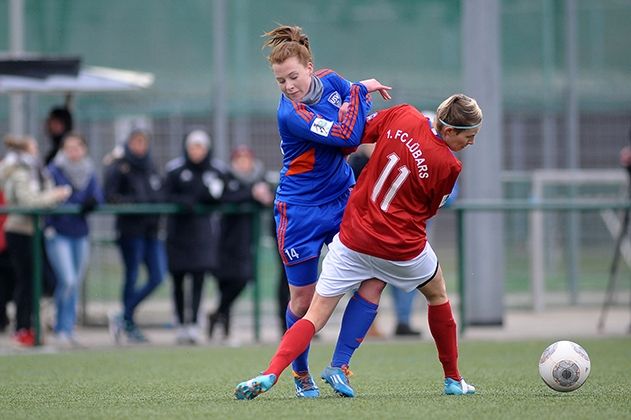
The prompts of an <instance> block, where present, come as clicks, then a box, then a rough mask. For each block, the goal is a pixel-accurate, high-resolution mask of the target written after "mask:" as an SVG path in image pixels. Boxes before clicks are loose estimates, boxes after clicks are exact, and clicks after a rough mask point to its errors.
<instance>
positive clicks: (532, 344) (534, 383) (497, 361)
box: [0, 338, 631, 419]
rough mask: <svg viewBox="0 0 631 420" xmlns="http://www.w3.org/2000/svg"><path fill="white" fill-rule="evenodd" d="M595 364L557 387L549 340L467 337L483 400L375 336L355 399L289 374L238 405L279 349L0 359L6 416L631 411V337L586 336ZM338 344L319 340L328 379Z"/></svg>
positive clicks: (416, 348) (626, 414) (427, 358)
mask: <svg viewBox="0 0 631 420" xmlns="http://www.w3.org/2000/svg"><path fill="white" fill-rule="evenodd" d="M579 343H580V344H581V345H583V347H585V349H586V350H587V351H588V353H589V355H590V357H591V360H592V373H591V376H590V377H589V378H588V380H587V382H586V383H585V385H583V387H582V388H580V389H579V390H577V391H574V392H571V393H565V394H563V393H558V392H555V391H552V390H550V389H549V388H548V387H547V386H546V385H545V384H544V383H543V382H542V381H541V379H540V378H539V376H538V371H537V362H538V359H539V356H540V354H541V352H542V351H543V350H544V349H545V347H546V346H547V345H548V344H550V343H549V342H547V341H524V342H478V341H471V342H463V343H461V347H460V368H461V372H462V373H463V375H464V376H465V378H466V379H467V381H468V382H470V383H472V384H474V385H476V386H477V389H478V393H477V394H476V395H474V396H464V397H462V396H443V395H441V392H442V385H441V382H442V381H441V376H442V374H441V372H442V371H441V369H440V365H439V363H438V361H437V358H436V350H435V348H434V345H433V343H432V342H430V341H427V340H424V341H421V342H413V341H410V342H399V343H391V342H369V343H366V345H364V346H362V348H361V349H360V351H358V353H357V354H356V357H355V359H354V360H353V364H352V366H351V367H352V369H353V371H354V372H355V375H354V376H353V378H352V379H351V384H352V385H353V387H354V388H355V390H356V392H357V397H356V398H354V399H342V398H339V397H337V396H335V395H334V394H333V393H332V391H331V390H330V389H329V388H328V386H327V385H325V384H323V383H322V381H320V380H319V379H318V380H317V382H318V384H320V385H321V392H322V396H321V398H319V399H317V400H299V399H297V398H296V397H295V396H294V393H293V381H292V380H291V377H290V375H289V373H288V372H287V371H286V372H285V373H284V374H283V376H282V377H281V378H280V380H279V382H278V383H277V384H276V386H274V387H273V388H272V389H271V390H270V391H269V392H268V393H266V394H263V395H260V396H259V397H258V398H256V399H255V400H252V401H237V400H235V399H234V397H233V389H234V386H235V385H236V383H237V382H240V381H242V380H246V379H249V378H250V377H251V376H254V375H256V374H258V372H259V371H261V370H263V369H264V368H265V367H266V365H267V361H268V359H269V357H270V356H271V355H272V353H273V350H274V348H273V347H271V346H260V347H244V348H239V349H232V348H221V347H198V348H181V347H173V348H150V347H139V348H123V349H112V350H109V351H74V352H66V353H59V354H21V355H9V356H0V418H3V419H5V418H6V419H21V418H46V419H49V418H80V419H88V418H116V419H121V418H129V419H141V418H152V419H153V418H165V419H166V418H168V419H180V418H181V419H189V418H217V419H222V418H235V419H236V418H240V419H246V418H247V419H272V418H274V419H279V418H298V419H304V418H321V419H354V418H361V419H383V418H396V419H404V418H423V419H452V418H453V419H467V418H471V419H496V418H497V419H522V418H523V419H548V418H550V419H552V418H569V419H597V418H602V419H614V418H615V419H621V418H631V398H629V389H631V339H622V338H621V339H603V340H595V339H592V340H580V341H579ZM332 347H333V345H332V344H321V343H317V344H315V345H314V346H313V347H312V350H311V356H312V357H311V366H312V369H313V372H314V373H315V374H318V373H319V372H320V371H321V369H322V368H323V367H324V366H325V364H326V363H327V361H328V360H329V357H330V354H331V351H332Z"/></svg>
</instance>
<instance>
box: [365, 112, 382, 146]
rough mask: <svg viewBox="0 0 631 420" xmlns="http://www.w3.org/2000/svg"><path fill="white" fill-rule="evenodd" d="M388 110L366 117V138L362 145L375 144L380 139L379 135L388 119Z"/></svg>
mask: <svg viewBox="0 0 631 420" xmlns="http://www.w3.org/2000/svg"><path fill="white" fill-rule="evenodd" d="M386 114H387V112H386V110H383V111H377V112H375V113H372V114H370V115H369V116H368V117H366V125H365V126H364V136H363V137H362V141H361V142H362V143H374V142H376V141H377V139H378V138H379V133H380V131H381V130H380V129H381V126H382V125H383V121H384V120H385V117H386Z"/></svg>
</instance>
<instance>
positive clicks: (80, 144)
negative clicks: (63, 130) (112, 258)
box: [44, 132, 103, 347]
mask: <svg viewBox="0 0 631 420" xmlns="http://www.w3.org/2000/svg"><path fill="white" fill-rule="evenodd" d="M87 152H88V145H87V142H86V140H85V138H84V137H83V136H82V135H80V134H78V133H72V132H71V133H68V134H67V135H66V136H65V137H64V139H63V140H62V143H61V149H60V150H59V152H58V153H57V156H55V158H54V159H53V161H52V162H51V164H50V165H48V170H49V172H50V174H51V176H52V178H53V181H54V182H55V185H66V186H68V187H70V188H71V189H72V194H71V195H70V197H68V199H67V200H66V203H67V204H78V205H79V206H80V208H81V214H64V215H58V216H50V217H48V218H47V220H46V228H45V230H44V233H45V245H46V253H47V254H48V258H49V260H50V264H51V266H52V269H53V271H54V274H55V277H56V279H57V284H56V286H55V292H54V296H55V307H56V309H57V318H56V322H55V328H54V330H55V338H56V344H57V345H59V346H62V347H68V346H70V347H72V346H76V345H77V344H78V343H77V341H76V338H75V334H74V327H75V323H76V319H77V302H78V297H79V285H80V283H81V281H82V280H83V276H84V274H85V272H86V270H87V267H88V261H89V259H90V242H89V238H88V233H89V228H88V221H87V219H86V214H87V213H88V212H89V211H91V210H92V209H94V207H95V206H96V205H97V204H99V203H102V202H103V191H102V190H101V187H100V185H99V183H98V182H97V179H96V174H95V169H94V165H93V163H92V160H91V159H90V158H89V157H88V155H87Z"/></svg>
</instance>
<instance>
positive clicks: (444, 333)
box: [427, 301, 462, 381]
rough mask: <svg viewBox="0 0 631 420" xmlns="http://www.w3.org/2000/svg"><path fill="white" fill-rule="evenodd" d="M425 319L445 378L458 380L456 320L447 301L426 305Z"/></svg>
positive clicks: (459, 377) (459, 378)
mask: <svg viewBox="0 0 631 420" xmlns="http://www.w3.org/2000/svg"><path fill="white" fill-rule="evenodd" d="M427 321H428V323H429V330H430V331H431V333H432V336H433V337H434V341H435V342H436V348H437V349H438V360H440V363H442V365H443V371H444V372H445V378H452V379H455V380H457V381H460V380H461V379H462V378H461V376H460V372H458V341H457V338H456V322H455V321H454V317H453V314H452V313H451V305H450V304H449V301H447V302H445V303H443V304H441V305H429V306H428V307H427Z"/></svg>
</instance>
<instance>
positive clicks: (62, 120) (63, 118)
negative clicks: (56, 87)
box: [44, 106, 74, 165]
mask: <svg viewBox="0 0 631 420" xmlns="http://www.w3.org/2000/svg"><path fill="white" fill-rule="evenodd" d="M73 126H74V123H73V118H72V113H71V112H70V109H68V107H66V106H56V107H54V108H52V109H51V110H50V112H49V113H48V117H47V118H46V126H45V129H46V134H48V137H49V139H50V146H51V148H50V150H49V151H48V152H47V153H46V157H45V158H44V163H45V164H46V165H48V164H49V163H50V162H52V161H53V159H54V158H55V156H57V152H58V151H59V149H60V148H61V142H62V140H63V138H64V137H65V136H66V134H68V133H69V132H71V131H72V129H73Z"/></svg>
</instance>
